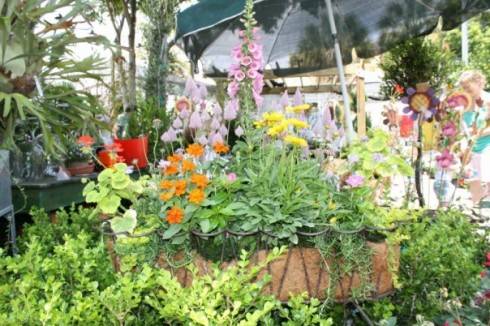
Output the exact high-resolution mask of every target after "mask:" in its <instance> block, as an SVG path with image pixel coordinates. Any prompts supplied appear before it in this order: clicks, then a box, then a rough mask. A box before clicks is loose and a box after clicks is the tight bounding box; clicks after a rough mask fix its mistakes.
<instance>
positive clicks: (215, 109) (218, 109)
mask: <svg viewBox="0 0 490 326" xmlns="http://www.w3.org/2000/svg"><path fill="white" fill-rule="evenodd" d="M222 114H223V111H222V110H221V107H220V106H219V104H215V105H214V106H213V115H214V117H220V116H221V115H222Z"/></svg>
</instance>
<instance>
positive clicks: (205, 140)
mask: <svg viewBox="0 0 490 326" xmlns="http://www.w3.org/2000/svg"><path fill="white" fill-rule="evenodd" d="M197 142H198V143H199V144H201V145H203V146H206V145H207V144H208V138H207V137H206V136H204V135H201V136H200V137H199V138H198V139H197Z"/></svg>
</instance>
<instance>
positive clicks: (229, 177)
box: [226, 172, 236, 182]
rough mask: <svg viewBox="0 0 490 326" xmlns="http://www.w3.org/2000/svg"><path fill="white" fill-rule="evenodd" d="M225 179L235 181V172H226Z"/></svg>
mask: <svg viewBox="0 0 490 326" xmlns="http://www.w3.org/2000/svg"><path fill="white" fill-rule="evenodd" d="M226 179H227V180H228V181H229V182H235V181H236V174H235V173H233V172H231V173H228V174H227V175H226Z"/></svg>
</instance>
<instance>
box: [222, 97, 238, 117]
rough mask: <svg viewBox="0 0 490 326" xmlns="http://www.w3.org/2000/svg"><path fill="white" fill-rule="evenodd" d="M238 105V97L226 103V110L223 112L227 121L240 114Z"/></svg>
mask: <svg viewBox="0 0 490 326" xmlns="http://www.w3.org/2000/svg"><path fill="white" fill-rule="evenodd" d="M237 107H238V102H237V100H236V99H233V100H231V101H229V102H228V103H227V104H226V107H225V110H224V112H223V119H225V120H226V121H231V120H234V119H236V117H237V114H238V112H237Z"/></svg>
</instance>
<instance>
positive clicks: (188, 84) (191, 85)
mask: <svg viewBox="0 0 490 326" xmlns="http://www.w3.org/2000/svg"><path fill="white" fill-rule="evenodd" d="M195 88H196V83H195V82H194V80H193V79H192V78H190V77H189V78H187V80H186V81H185V88H184V95H185V96H191V94H192V92H193V91H194V89H195Z"/></svg>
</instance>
